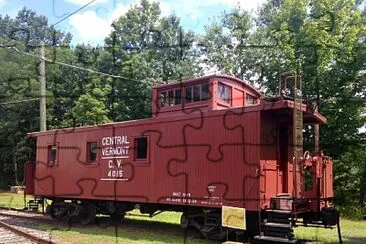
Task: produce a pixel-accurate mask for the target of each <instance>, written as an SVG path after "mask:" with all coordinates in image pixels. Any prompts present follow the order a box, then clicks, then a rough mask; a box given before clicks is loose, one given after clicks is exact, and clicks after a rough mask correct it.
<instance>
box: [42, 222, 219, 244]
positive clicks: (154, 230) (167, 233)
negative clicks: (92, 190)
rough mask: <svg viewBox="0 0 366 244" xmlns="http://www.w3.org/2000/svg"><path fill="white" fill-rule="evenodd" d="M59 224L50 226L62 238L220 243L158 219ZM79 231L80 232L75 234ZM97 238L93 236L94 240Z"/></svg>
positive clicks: (49, 228) (120, 241) (49, 229)
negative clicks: (76, 236)
mask: <svg viewBox="0 0 366 244" xmlns="http://www.w3.org/2000/svg"><path fill="white" fill-rule="evenodd" d="M58 223H59V224H58V225H47V226H45V228H46V229H48V231H49V232H50V233H53V234H55V235H56V236H59V237H61V238H64V237H66V239H67V238H70V237H72V235H75V234H76V233H77V234H78V235H79V236H80V235H82V236H83V235H84V236H86V237H88V238H92V239H95V240H96V238H99V237H100V238H102V239H105V238H107V239H109V241H113V240H115V242H116V243H117V242H118V243H127V242H128V241H136V242H141V243H146V242H151V241H154V242H162V243H197V244H199V243H202V244H208V243H219V242H214V241H210V240H204V239H199V238H197V237H196V236H195V235H193V234H186V233H185V231H184V230H183V229H182V228H181V227H180V226H179V225H178V224H173V223H165V222H159V221H154V220H149V221H147V220H143V219H141V220H140V219H124V220H122V221H121V222H119V223H117V224H116V223H111V222H110V220H109V218H107V217H99V218H97V221H96V224H94V225H88V226H83V225H80V224H78V223H69V224H68V223H67V222H58ZM75 232H76V233H75ZM92 236H93V237H92Z"/></svg>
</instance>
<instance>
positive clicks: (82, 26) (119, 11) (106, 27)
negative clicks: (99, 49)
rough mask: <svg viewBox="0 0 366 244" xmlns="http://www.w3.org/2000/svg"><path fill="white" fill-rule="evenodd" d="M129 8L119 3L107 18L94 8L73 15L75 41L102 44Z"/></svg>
mask: <svg viewBox="0 0 366 244" xmlns="http://www.w3.org/2000/svg"><path fill="white" fill-rule="evenodd" d="M0 1H1V0H0ZM67 1H76V0H67ZM128 8H129V6H126V5H123V4H122V3H119V4H117V5H116V7H115V8H114V9H113V11H112V12H111V13H108V16H109V17H107V18H103V17H101V16H98V15H97V12H95V11H94V10H88V11H85V12H82V13H77V14H75V15H73V16H71V17H70V20H69V23H70V25H71V26H72V27H73V28H75V30H76V33H74V38H73V39H74V40H73V42H75V43H80V42H89V43H91V44H101V43H100V42H102V41H103V38H105V37H106V36H107V35H108V34H109V33H110V32H111V31H112V27H111V24H112V22H113V21H114V20H116V19H117V18H119V17H120V16H121V15H123V14H125V13H126V12H127V11H128Z"/></svg>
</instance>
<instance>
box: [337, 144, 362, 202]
mask: <svg viewBox="0 0 366 244" xmlns="http://www.w3.org/2000/svg"><path fill="white" fill-rule="evenodd" d="M334 163H335V169H334V171H335V177H334V186H335V190H336V196H337V201H338V202H339V203H340V204H342V205H344V206H358V207H361V208H362V207H364V206H366V147H365V146H364V147H361V148H354V149H351V150H349V151H347V152H346V153H345V154H343V155H342V156H341V157H340V158H339V159H337V160H335V162H334Z"/></svg>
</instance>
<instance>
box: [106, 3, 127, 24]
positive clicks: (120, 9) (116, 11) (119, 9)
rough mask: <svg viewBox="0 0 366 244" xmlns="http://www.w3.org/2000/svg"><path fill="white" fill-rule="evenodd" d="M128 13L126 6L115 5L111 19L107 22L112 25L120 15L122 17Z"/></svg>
mask: <svg viewBox="0 0 366 244" xmlns="http://www.w3.org/2000/svg"><path fill="white" fill-rule="evenodd" d="M127 11H128V6H126V5H123V4H122V3H119V4H117V6H116V8H115V9H114V10H113V12H112V14H111V18H110V19H109V21H110V22H111V23H112V21H114V20H116V19H118V18H119V17H120V16H121V15H124V14H125V13H126V12H127Z"/></svg>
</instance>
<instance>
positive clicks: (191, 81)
mask: <svg viewBox="0 0 366 244" xmlns="http://www.w3.org/2000/svg"><path fill="white" fill-rule="evenodd" d="M212 78H218V79H220V78H221V79H228V80H232V81H234V82H236V83H238V84H240V85H241V86H243V87H245V88H246V89H248V90H250V91H251V92H253V93H254V94H255V95H257V96H258V97H261V96H262V93H261V92H259V91H258V90H257V89H255V88H254V87H253V86H252V85H250V84H249V82H248V81H246V80H241V79H238V78H236V77H234V76H231V75H228V74H223V73H219V74H212V75H206V76H200V77H197V78H187V79H182V80H173V81H169V83H168V84H161V85H155V86H154V87H153V88H157V89H164V88H172V87H177V86H180V85H192V84H194V83H199V82H201V81H206V80H209V79H212Z"/></svg>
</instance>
